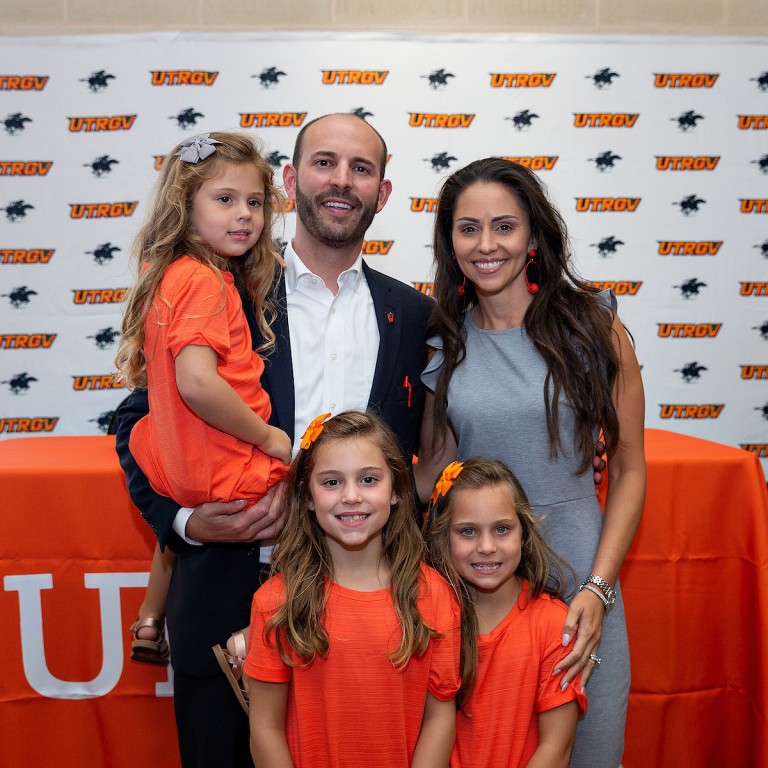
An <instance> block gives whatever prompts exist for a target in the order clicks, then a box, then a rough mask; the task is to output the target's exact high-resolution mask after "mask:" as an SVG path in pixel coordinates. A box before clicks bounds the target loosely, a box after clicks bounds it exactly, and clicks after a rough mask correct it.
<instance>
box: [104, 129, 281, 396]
mask: <svg viewBox="0 0 768 768" xmlns="http://www.w3.org/2000/svg"><path fill="white" fill-rule="evenodd" d="M210 138H211V139H215V140H216V141H218V142H220V143H219V144H217V145H216V151H215V152H214V153H213V154H211V155H210V156H209V157H208V158H206V159H205V160H200V161H199V162H197V163H187V162H184V161H183V160H181V158H180V157H178V156H177V155H176V153H177V152H178V151H179V150H180V147H181V145H178V146H176V147H174V148H173V149H172V150H171V151H170V153H169V154H168V155H166V157H165V160H164V161H163V167H162V171H161V175H160V178H159V179H158V182H157V186H156V188H155V192H154V197H153V202H152V207H151V210H150V212H149V214H148V215H147V219H146V221H145V223H144V225H143V226H142V228H141V229H140V230H139V233H138V235H137V236H136V240H135V242H134V246H133V260H134V261H135V263H134V265H133V266H134V268H135V269H136V272H137V279H136V284H135V285H134V286H133V288H132V289H131V290H130V291H129V293H128V297H127V299H126V304H125V310H124V312H123V320H122V326H121V340H120V346H119V348H118V351H117V356H116V357H115V365H116V366H117V368H118V371H119V374H118V375H119V378H120V379H121V380H123V381H125V383H126V384H127V385H128V386H130V387H146V386H147V357H146V354H145V350H144V323H145V321H146V319H147V316H148V315H149V313H150V311H151V310H152V306H153V304H154V302H155V301H156V300H160V301H165V299H164V298H163V296H162V295H160V291H159V289H160V283H161V282H162V279H163V276H164V275H165V272H166V270H167V269H168V267H169V266H170V265H171V264H172V263H173V262H174V261H175V260H176V259H178V258H179V257H181V256H184V255H188V256H191V257H192V258H194V259H197V261H199V262H200V263H202V264H205V265H207V266H209V267H211V268H212V269H214V271H215V272H216V274H217V275H219V271H220V270H222V269H228V270H229V271H230V272H231V273H232V275H233V276H234V278H235V285H236V286H237V288H238V289H239V290H240V292H241V293H242V294H243V295H244V297H245V298H244V300H247V301H250V302H251V305H252V308H253V311H254V314H255V316H256V321H257V324H258V328H259V331H260V332H261V334H262V336H263V338H264V344H263V345H262V346H261V347H260V348H259V351H260V352H262V353H268V352H269V350H270V349H271V348H272V347H273V346H274V344H275V336H274V333H273V332H272V330H271V327H270V326H271V324H272V322H273V320H274V318H275V316H276V311H275V307H274V305H273V304H272V302H271V301H270V299H269V295H270V289H271V287H272V284H273V283H274V281H275V279H276V276H277V273H278V271H279V269H280V266H279V263H278V260H277V253H276V250H275V244H274V241H273V239H272V226H273V224H274V222H275V220H276V218H277V217H278V216H280V215H281V214H282V210H283V205H282V203H283V195H282V193H281V192H280V190H279V189H278V188H277V187H276V185H275V183H274V180H273V171H272V167H271V166H270V165H269V163H268V162H267V161H266V160H265V159H264V157H263V155H262V149H261V146H260V144H259V143H258V142H257V141H256V140H255V139H254V138H252V137H251V136H248V135H247V134H242V133H224V132H216V133H211V134H210ZM230 163H231V164H234V165H252V166H253V167H254V168H256V170H257V171H258V172H259V173H260V174H261V177H262V180H263V182H264V192H265V198H264V229H263V230H262V232H261V235H260V236H259V239H258V241H257V243H256V245H254V246H253V248H252V249H251V250H250V251H249V252H247V253H246V254H244V255H243V256H242V257H241V258H238V259H231V260H227V261H225V260H224V259H221V258H220V257H218V256H217V255H216V254H215V253H213V251H211V249H210V247H209V246H208V245H207V244H206V243H205V242H204V241H203V240H202V238H201V237H200V236H199V235H198V234H197V233H196V232H195V231H194V229H193V227H192V225H191V220H190V213H191V206H192V199H193V198H194V196H195V195H196V194H197V191H198V190H199V189H200V187H201V185H202V184H203V182H205V181H207V180H208V179H211V178H213V177H214V176H216V175H217V174H219V173H220V172H221V171H222V169H223V167H224V166H225V165H226V164H230ZM219 277H220V275H219ZM221 289H222V302H223V301H224V282H223V280H222V281H221Z"/></svg>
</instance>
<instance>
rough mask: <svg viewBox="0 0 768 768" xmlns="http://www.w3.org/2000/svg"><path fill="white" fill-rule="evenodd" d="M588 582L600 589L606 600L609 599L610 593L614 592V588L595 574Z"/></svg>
mask: <svg viewBox="0 0 768 768" xmlns="http://www.w3.org/2000/svg"><path fill="white" fill-rule="evenodd" d="M587 581H588V582H591V583H592V584H594V585H595V586H597V587H599V588H600V591H601V592H602V593H603V594H604V595H605V597H606V598H608V597H609V593H610V592H613V591H614V589H613V587H612V586H611V585H610V584H609V583H608V582H607V581H606V580H605V579H603V578H601V577H600V576H595V574H594V573H593V574H592V575H591V576H590V577H589V578H588V579H587Z"/></svg>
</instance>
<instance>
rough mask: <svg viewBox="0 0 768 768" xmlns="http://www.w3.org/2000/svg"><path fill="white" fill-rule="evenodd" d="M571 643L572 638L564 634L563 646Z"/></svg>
mask: <svg viewBox="0 0 768 768" xmlns="http://www.w3.org/2000/svg"><path fill="white" fill-rule="evenodd" d="M570 642H571V636H570V635H568V634H566V633H563V645H568V643H570Z"/></svg>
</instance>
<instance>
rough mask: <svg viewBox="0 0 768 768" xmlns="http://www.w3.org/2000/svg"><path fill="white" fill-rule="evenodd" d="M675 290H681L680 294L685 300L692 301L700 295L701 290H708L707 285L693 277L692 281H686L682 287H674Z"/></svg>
mask: <svg viewBox="0 0 768 768" xmlns="http://www.w3.org/2000/svg"><path fill="white" fill-rule="evenodd" d="M672 287H673V288H679V289H680V293H681V295H682V297H683V298H684V299H691V298H693V297H694V296H698V295H699V288H706V287H707V284H706V283H702V282H701V281H700V280H699V279H698V278H696V277H692V278H691V279H690V280H686V281H685V282H683V283H681V284H680V285H673V286H672Z"/></svg>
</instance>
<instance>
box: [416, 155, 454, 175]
mask: <svg viewBox="0 0 768 768" xmlns="http://www.w3.org/2000/svg"><path fill="white" fill-rule="evenodd" d="M456 159H457V158H455V157H454V156H453V155H449V154H448V153H447V152H438V153H437V154H436V155H432V157H425V158H423V160H424V162H425V163H432V170H433V171H434V172H435V173H442V172H443V171H447V170H450V167H451V163H453V162H455V161H456Z"/></svg>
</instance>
